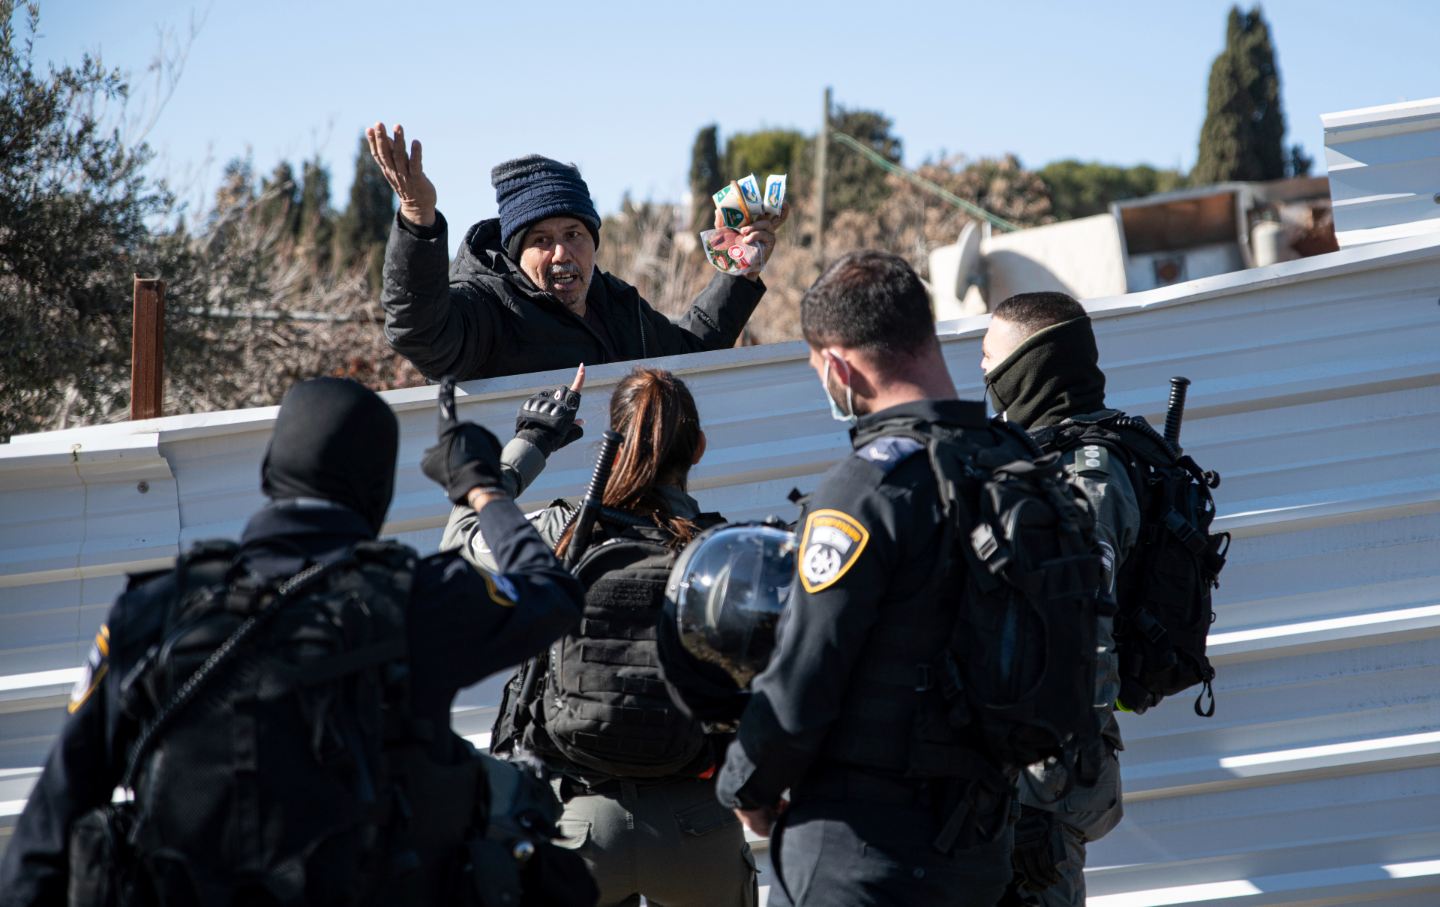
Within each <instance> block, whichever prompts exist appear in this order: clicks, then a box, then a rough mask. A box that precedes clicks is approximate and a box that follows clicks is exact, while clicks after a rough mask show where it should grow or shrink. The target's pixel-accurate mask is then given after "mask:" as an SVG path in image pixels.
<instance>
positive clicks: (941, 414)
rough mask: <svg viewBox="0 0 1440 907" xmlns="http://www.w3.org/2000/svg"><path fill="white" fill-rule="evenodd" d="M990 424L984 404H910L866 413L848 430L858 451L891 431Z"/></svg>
mask: <svg viewBox="0 0 1440 907" xmlns="http://www.w3.org/2000/svg"><path fill="white" fill-rule="evenodd" d="M989 424H990V420H989V418H988V417H987V416H986V414H985V404H983V403H981V402H979V401H978V400H957V399H954V398H951V399H948V400H913V401H911V402H909V403H900V404H897V405H895V406H891V407H887V408H885V409H882V410H879V411H878V412H873V413H866V414H865V415H863V416H861V417H860V419H859V420H858V421H857V422H856V423H855V427H854V428H852V429H851V430H850V443H851V444H852V445H853V446H854V447H856V448H857V449H858V448H859V447H861V446H863V445H864V444H866V443H867V442H869V441H870V440H872V439H874V438H876V437H878V436H880V435H883V434H885V432H886V431H887V430H889V429H891V428H894V427H899V426H907V427H910V426H916V425H948V426H951V427H954V428H985V427H987V426H989Z"/></svg>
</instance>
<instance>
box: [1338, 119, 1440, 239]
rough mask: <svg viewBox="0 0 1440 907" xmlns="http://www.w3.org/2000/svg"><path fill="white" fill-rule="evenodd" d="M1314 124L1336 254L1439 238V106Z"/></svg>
mask: <svg viewBox="0 0 1440 907" xmlns="http://www.w3.org/2000/svg"><path fill="white" fill-rule="evenodd" d="M1320 119H1321V122H1322V123H1323V124H1324V126H1325V165H1326V170H1327V172H1328V173H1329V176H1330V198H1331V200H1332V201H1333V203H1334V205H1333V210H1334V214H1335V237H1336V239H1337V240H1339V242H1340V245H1341V247H1342V248H1343V247H1346V246H1352V245H1358V244H1362V243H1371V242H1379V241H1382V240H1387V239H1396V238H1398V237H1402V236H1414V235H1416V234H1420V233H1430V232H1435V231H1437V230H1440V98H1428V99H1426V100H1423V101H1407V102H1404V103H1401V104H1388V105H1385V106H1383V107H1367V108H1364V109H1361V110H1347V111H1343V112H1340V113H1329V114H1325V115H1324V116H1322V117H1321V118H1320Z"/></svg>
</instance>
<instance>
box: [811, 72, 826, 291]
mask: <svg viewBox="0 0 1440 907" xmlns="http://www.w3.org/2000/svg"><path fill="white" fill-rule="evenodd" d="M829 150H830V86H828V85H827V86H825V109H824V110H823V111H822V114H821V117H820V136H819V138H818V139H816V141H815V263H816V264H817V265H819V266H820V267H821V268H824V267H825V164H826V160H827V158H828V157H829Z"/></svg>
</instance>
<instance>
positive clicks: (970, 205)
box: [830, 129, 1020, 232]
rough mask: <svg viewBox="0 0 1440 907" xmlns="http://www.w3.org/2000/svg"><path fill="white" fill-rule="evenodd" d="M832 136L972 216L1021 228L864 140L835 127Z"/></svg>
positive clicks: (1003, 226) (1002, 226) (1004, 227)
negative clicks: (905, 165)
mask: <svg viewBox="0 0 1440 907" xmlns="http://www.w3.org/2000/svg"><path fill="white" fill-rule="evenodd" d="M830 137H831V138H832V139H834V140H835V141H837V142H839V143H840V144H842V145H844V146H845V147H847V148H850V149H852V150H854V151H858V152H860V155H861V156H862V157H864V158H865V159H866V160H868V161H869V162H870V163H872V164H874V165H875V166H877V167H879V168H881V169H882V170H886V171H888V172H890V173H896V174H899V175H900V176H903V177H905V178H906V179H907V180H909V181H910V182H912V183H914V184H915V185H917V186H919V187H920V188H921V189H924V190H926V191H928V192H931V193H933V194H935V195H938V196H940V197H941V198H943V199H944V200H945V201H947V202H949V203H950V204H952V205H954V206H955V207H957V208H959V209H960V210H961V211H964V212H965V213H966V214H969V215H971V216H972V217H978V218H980V219H981V220H984V221H986V222H988V223H989V224H990V225H991V226H994V227H999V228H1000V229H1001V230H1005V231H1007V232H1011V231H1015V230H1019V229H1020V225H1019V224H1015V223H1012V222H1010V221H1008V220H1006V219H1005V218H1003V217H1001V216H1000V215H998V214H991V213H990V212H989V211H986V210H985V209H984V208H982V207H980V206H979V205H977V204H975V203H974V202H967V201H966V200H965V199H963V198H961V197H960V196H958V195H956V194H955V193H953V192H951V191H950V190H949V189H946V188H945V187H944V186H941V185H940V184H939V183H934V182H931V181H930V180H927V179H926V178H925V177H923V176H921V175H920V174H918V173H913V172H911V171H909V170H906V169H905V168H904V167H901V166H900V165H899V164H897V163H895V162H894V161H892V160H890V159H888V158H886V157H885V156H884V155H882V154H880V153H879V152H878V151H876V150H875V149H874V148H871V147H870V146H869V145H866V144H865V143H864V142H861V141H858V140H857V139H853V138H851V137H850V136H848V135H846V134H845V133H843V132H837V131H835V130H834V129H832V130H830Z"/></svg>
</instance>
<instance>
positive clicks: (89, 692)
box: [68, 626, 110, 715]
mask: <svg viewBox="0 0 1440 907" xmlns="http://www.w3.org/2000/svg"><path fill="white" fill-rule="evenodd" d="M109 670H110V628H109V627H107V626H102V627H100V632H99V633H96V634H95V645H93V646H91V647H90V657H89V658H87V659H85V667H84V668H82V669H81V671H80V677H79V678H78V679H76V681H75V686H74V687H72V688H71V689H70V704H69V706H68V710H69V712H70V714H72V715H73V714H75V713H76V712H77V711H79V710H80V707H81V706H83V705H84V704H85V703H86V702H88V701H89V700H90V697H91V696H93V695H95V691H96V690H97V689H99V687H100V682H101V681H102V680H104V679H105V674H106V673H107V672H108V671H109Z"/></svg>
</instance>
